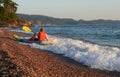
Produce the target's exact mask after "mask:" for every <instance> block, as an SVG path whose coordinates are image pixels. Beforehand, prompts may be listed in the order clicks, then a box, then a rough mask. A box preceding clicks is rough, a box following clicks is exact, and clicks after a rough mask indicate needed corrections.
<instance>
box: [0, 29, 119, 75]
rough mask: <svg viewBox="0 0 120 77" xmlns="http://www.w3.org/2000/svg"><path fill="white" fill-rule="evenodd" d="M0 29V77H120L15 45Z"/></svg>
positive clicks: (21, 45)
mask: <svg viewBox="0 0 120 77" xmlns="http://www.w3.org/2000/svg"><path fill="white" fill-rule="evenodd" d="M13 34H18V35H21V34H19V33H15V32H11V31H8V30H5V29H0V77H120V72H115V71H107V70H99V69H93V68H90V67H88V66H86V65H83V64H82V63H78V62H76V61H74V60H72V59H69V58H67V57H64V56H63V55H62V54H55V53H52V52H49V51H46V50H40V49H35V48H32V47H30V46H28V45H24V44H22V43H19V42H17V41H15V39H14V38H13Z"/></svg>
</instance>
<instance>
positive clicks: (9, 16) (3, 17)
mask: <svg viewBox="0 0 120 77" xmlns="http://www.w3.org/2000/svg"><path fill="white" fill-rule="evenodd" d="M17 6H18V4H16V3H15V2H13V1H12V0H0V21H11V20H16V19H17V18H18V17H17V15H16V13H15V12H16V11H17Z"/></svg>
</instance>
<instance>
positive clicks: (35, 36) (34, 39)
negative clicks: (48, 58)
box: [29, 32, 38, 41]
mask: <svg viewBox="0 0 120 77" xmlns="http://www.w3.org/2000/svg"><path fill="white" fill-rule="evenodd" d="M29 40H31V41H37V40H38V33H37V32H35V33H34V35H33V36H32V37H31V38H30V39H29Z"/></svg>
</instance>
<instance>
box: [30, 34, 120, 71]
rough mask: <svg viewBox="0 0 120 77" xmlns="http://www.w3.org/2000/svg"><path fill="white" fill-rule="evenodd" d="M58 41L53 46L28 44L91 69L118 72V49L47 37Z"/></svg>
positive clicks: (119, 63)
mask: <svg viewBox="0 0 120 77" xmlns="http://www.w3.org/2000/svg"><path fill="white" fill-rule="evenodd" d="M49 37H50V38H52V39H56V40H57V41H60V43H56V44H53V45H48V46H43V45H39V44H36V43H32V44H29V45H30V46H32V47H33V48H39V49H45V50H49V51H52V52H54V53H58V54H64V55H65V56H67V57H69V58H72V59H74V60H76V61H78V62H82V63H84V64H86V65H88V66H90V67H91V68H99V69H102V70H103V69H106V70H110V71H114V70H116V71H119V72H120V48H117V47H109V46H100V45H97V44H91V43H88V42H84V41H82V40H73V39H70V38H60V37H55V36H49Z"/></svg>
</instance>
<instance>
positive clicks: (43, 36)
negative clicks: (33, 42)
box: [38, 28, 48, 41]
mask: <svg viewBox="0 0 120 77" xmlns="http://www.w3.org/2000/svg"><path fill="white" fill-rule="evenodd" d="M38 40H39V41H48V36H47V33H46V32H45V31H44V28H41V29H40V32H39V34H38Z"/></svg>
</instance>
